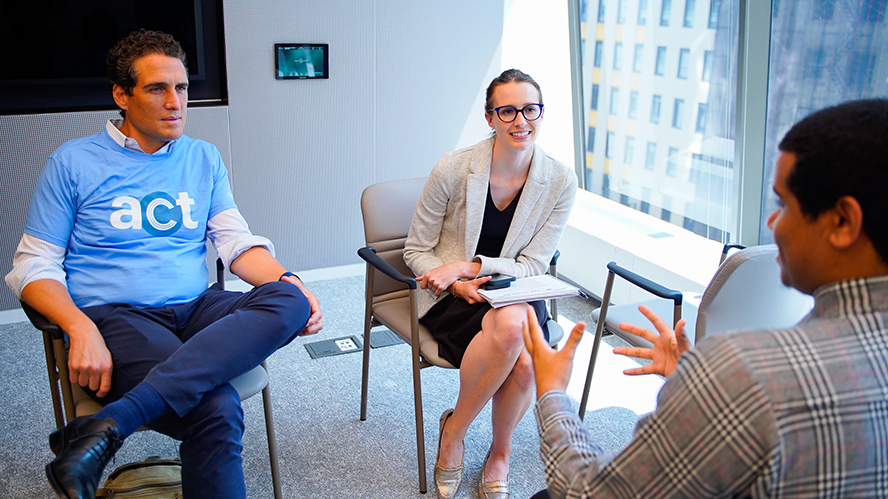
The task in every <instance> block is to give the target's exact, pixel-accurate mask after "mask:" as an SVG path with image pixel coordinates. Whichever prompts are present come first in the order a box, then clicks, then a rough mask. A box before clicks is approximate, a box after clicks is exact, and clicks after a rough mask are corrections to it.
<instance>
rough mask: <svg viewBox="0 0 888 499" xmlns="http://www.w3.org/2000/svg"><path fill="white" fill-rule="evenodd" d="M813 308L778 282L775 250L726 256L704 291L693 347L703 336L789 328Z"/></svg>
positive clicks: (767, 248) (756, 248)
mask: <svg viewBox="0 0 888 499" xmlns="http://www.w3.org/2000/svg"><path fill="white" fill-rule="evenodd" d="M812 304H813V299H812V298H811V297H810V296H808V295H805V294H802V293H800V292H799V291H797V290H795V289H793V288H790V287H788V286H786V285H784V284H783V283H782V282H781V281H780V266H779V265H778V263H777V246H775V245H773V244H765V245H761V246H751V247H749V248H746V249H743V250H741V251H738V252H737V253H734V254H733V255H731V256H729V257H728V258H727V259H726V260H725V261H724V263H722V264H721V266H719V268H718V270H717V271H716V272H715V276H713V278H712V281H710V282H709V285H708V286H706V290H705V291H703V297H702V298H701V300H700V306H699V309H698V311H697V325H696V331H695V332H696V340H695V344H696V343H697V342H699V341H700V340H701V339H702V338H703V336H704V335H712V334H719V333H724V332H727V331H734V330H737V329H762V328H765V329H774V328H783V327H789V326H792V325H793V324H795V323H796V322H798V321H799V319H801V318H802V317H803V316H804V315H805V314H806V313H808V312H809V311H810V310H811V306H812Z"/></svg>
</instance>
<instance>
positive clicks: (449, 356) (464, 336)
mask: <svg viewBox="0 0 888 499" xmlns="http://www.w3.org/2000/svg"><path fill="white" fill-rule="evenodd" d="M523 191H524V187H522V188H521V190H520V191H518V194H517V195H516V196H515V199H513V200H512V202H511V203H509V206H507V207H506V208H505V209H503V210H502V211H500V210H499V209H498V208H497V207H496V205H495V204H494V203H493V196H491V194H490V186H488V187H487V203H486V205H485V207H484V220H483V221H482V223H481V234H480V235H479V237H478V247H477V248H475V254H476V255H484V256H490V257H494V258H496V257H499V256H500V252H502V250H503V243H505V241H506V234H507V233H508V232H509V225H511V224H512V217H513V216H514V215H515V207H516V206H518V200H519V199H521V193H522V192H523ZM529 304H530V305H531V306H533V308H534V311H536V315H537V318H539V321H540V326H541V327H542V328H543V334H544V335H545V336H546V339H547V340H548V339H549V329H548V328H547V327H546V320H547V319H548V317H549V312H548V310H546V302H545V301H542V300H537V301H533V302H530V303H529ZM491 308H492V307H491V306H490V304H489V303H487V302H486V301H485V302H481V303H474V304H470V303H469V302H467V301H465V300H463V299H462V298H457V297H455V296H453V295H447V296H446V297H444V298H442V299H441V301H439V302H438V303H436V304H435V305H434V306H433V307H432V308H431V310H429V311H428V312H427V313H426V314H425V315H424V316H423V317H422V319H420V321H421V322H422V323H423V325H424V326H425V327H426V328H428V330H429V332H430V333H431V334H432V336H434V337H435V339H436V340H437V341H438V355H440V356H441V357H442V358H443V359H446V360H447V361H448V362H450V363H451V364H453V365H454V366H456V367H459V366H460V364H461V363H462V358H463V355H464V354H465V353H466V348H468V346H469V343H470V342H471V341H472V339H473V338H474V337H475V336H476V335H477V334H478V333H479V332H480V331H481V321H482V319H484V315H485V314H486V313H487V312H488V311H490V309H491Z"/></svg>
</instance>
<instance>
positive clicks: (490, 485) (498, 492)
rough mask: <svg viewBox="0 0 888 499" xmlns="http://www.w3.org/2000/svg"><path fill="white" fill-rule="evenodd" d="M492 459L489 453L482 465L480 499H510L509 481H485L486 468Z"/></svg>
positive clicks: (479, 485) (479, 483)
mask: <svg viewBox="0 0 888 499" xmlns="http://www.w3.org/2000/svg"><path fill="white" fill-rule="evenodd" d="M489 457H490V451H489V450H488V451H487V457H485V458H484V464H482V465H481V480H480V481H479V482H478V498H479V499H509V479H508V478H506V479H505V480H491V481H489V482H485V481H484V468H486V467H487V459H488V458H489Z"/></svg>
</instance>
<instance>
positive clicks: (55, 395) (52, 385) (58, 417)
mask: <svg viewBox="0 0 888 499" xmlns="http://www.w3.org/2000/svg"><path fill="white" fill-rule="evenodd" d="M52 350H53V348H52V336H50V334H49V333H47V332H46V331H43V351H44V353H45V354H46V371H47V373H46V374H47V376H49V394H50V396H51V397H52V411H53V414H54V415H55V422H56V428H64V427H65V416H64V414H63V413H62V398H61V395H59V373H58V372H57V371H56V359H55V354H53V351H52Z"/></svg>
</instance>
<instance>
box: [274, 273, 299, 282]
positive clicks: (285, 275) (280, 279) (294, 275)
mask: <svg viewBox="0 0 888 499" xmlns="http://www.w3.org/2000/svg"><path fill="white" fill-rule="evenodd" d="M287 276H293V277H295V278H296V279H299V276H298V275H296V274H294V273H292V272H284V273H283V274H281V276H280V277H278V281H282V280H284V277H287ZM299 282H302V279H299Z"/></svg>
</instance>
